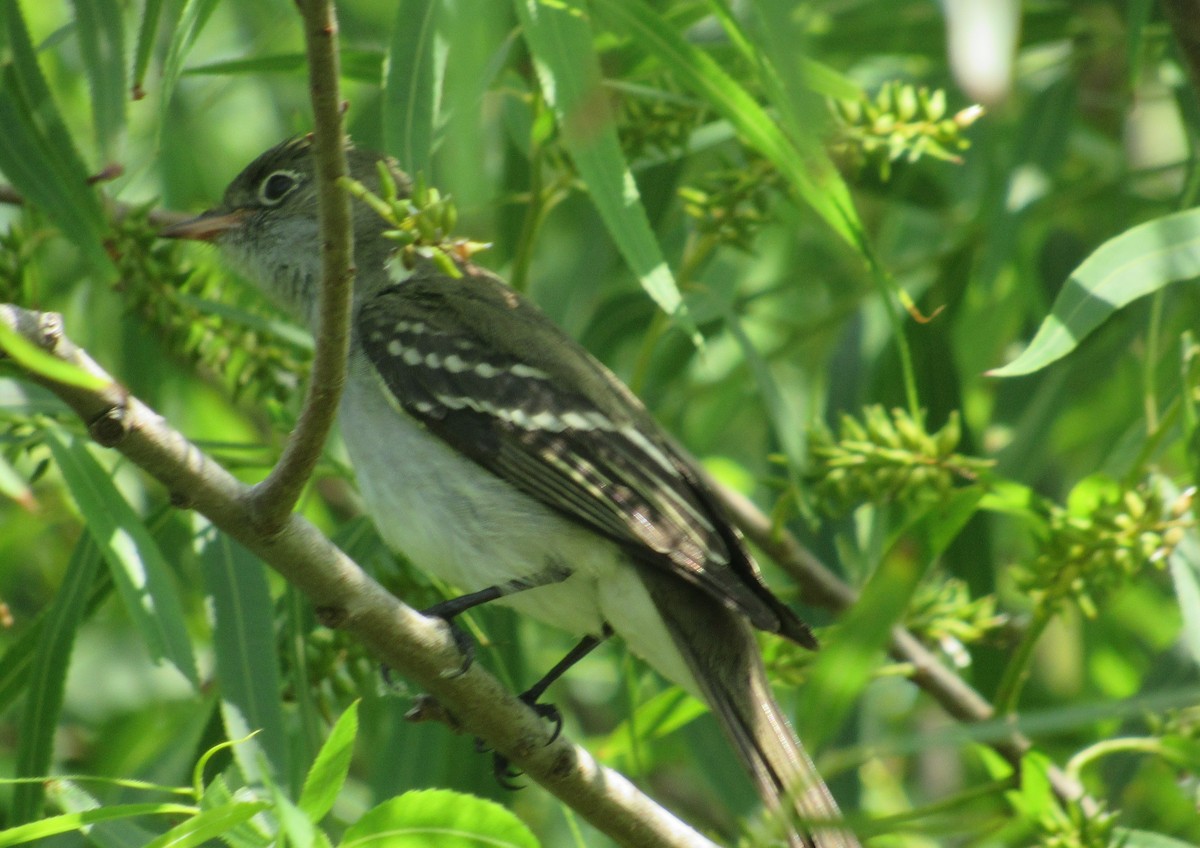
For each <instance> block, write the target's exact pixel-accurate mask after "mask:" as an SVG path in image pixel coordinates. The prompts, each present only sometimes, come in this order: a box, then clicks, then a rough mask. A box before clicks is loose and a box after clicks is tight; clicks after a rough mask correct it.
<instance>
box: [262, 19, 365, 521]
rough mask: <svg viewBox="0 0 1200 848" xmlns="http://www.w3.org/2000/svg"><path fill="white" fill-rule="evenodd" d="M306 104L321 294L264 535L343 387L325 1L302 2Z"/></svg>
mask: <svg viewBox="0 0 1200 848" xmlns="http://www.w3.org/2000/svg"><path fill="white" fill-rule="evenodd" d="M298 5H299V7H300V13H301V15H302V16H303V18H304V40H305V44H306V47H307V51H308V75H309V84H310V87H311V94H312V104H313V152H314V156H315V157H316V165H317V169H316V170H317V209H318V212H319V216H320V223H321V292H320V300H319V306H318V310H319V316H320V319H319V322H318V329H317V333H316V350H315V353H314V356H313V366H312V377H311V379H310V380H309V383H308V393H307V395H306V396H305V398H304V407H303V408H302V409H301V410H300V417H299V418H298V419H297V421H296V429H295V430H294V431H293V432H292V436H291V438H290V439H289V440H288V444H287V447H286V448H285V449H284V451H283V456H281V457H280V459H279V462H278V463H277V464H276V465H275V467H274V468H273V469H272V470H271V473H270V475H269V476H268V477H267V479H265V480H263V481H262V482H261V483H260V484H259V485H258V486H257V487H255V490H254V494H253V497H252V499H251V503H250V506H251V507H252V509H253V511H254V515H255V517H256V519H257V520H258V521H259V522H260V526H261V528H262V529H263V530H266V531H268V532H270V531H272V530H274V529H275V528H277V527H280V526H282V525H283V523H284V521H285V520H286V519H287V516H288V514H289V513H291V511H292V509H293V508H294V507H295V506H296V501H297V500H299V498H300V493H301V491H302V490H303V489H304V484H305V483H307V482H308V478H309V477H311V476H312V471H313V468H314V467H316V464H317V460H318V459H319V458H320V456H321V451H322V449H323V448H324V446H325V440H326V439H328V438H329V431H330V429H332V427H333V419H334V416H335V415H336V414H337V406H338V401H339V400H341V397H342V388H343V386H344V385H345V383H346V356H347V354H348V352H349V349H350V293H351V285H352V283H353V280H354V267H353V259H354V233H353V228H352V226H351V210H350V195H349V194H348V193H347V192H346V190H345V189H344V188H342V186H341V185H340V183H339V180H340V179H341V178H343V177H345V176H346V175H347V166H346V150H345V146H344V144H345V141H344V139H345V133H344V131H343V129H342V103H341V95H340V94H339V91H338V77H339V74H340V70H339V65H338V40H337V18H336V16H335V14H334V8H333V2H332V0H301V2H299V3H298Z"/></svg>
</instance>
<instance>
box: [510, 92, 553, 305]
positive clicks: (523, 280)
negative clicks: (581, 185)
mask: <svg viewBox="0 0 1200 848" xmlns="http://www.w3.org/2000/svg"><path fill="white" fill-rule="evenodd" d="M544 107H545V102H544V101H543V100H542V96H541V95H540V94H534V95H533V120H534V123H536V122H537V120H538V117H539V116H540V115H541V114H542V110H543V108H544ZM544 158H545V147H544V146H543V145H542V144H541V143H540V142H538V141H536V140H535V141H534V142H533V149H532V150H530V151H529V203H528V204H527V205H526V207H525V219H524V221H523V222H522V223H521V235H520V237H519V238H518V239H517V249H516V252H515V253H514V254H513V267H512V273H511V274H509V282H510V285H512V287H513V288H514V289H516V290H517V291H519V292H524V291H525V290H526V289H527V288H528V287H529V268H530V266H531V265H532V263H533V244H534V241H535V240H536V238H537V231H538V230H539V229H540V228H541V225H542V217H543V215H544V214H545V198H544V197H543V195H542V192H543V191H544V189H543V186H542V160H543V159H544Z"/></svg>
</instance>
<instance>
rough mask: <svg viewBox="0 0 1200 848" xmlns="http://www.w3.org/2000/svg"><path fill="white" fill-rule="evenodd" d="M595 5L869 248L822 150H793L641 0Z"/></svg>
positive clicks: (753, 104) (854, 242) (736, 87)
mask: <svg viewBox="0 0 1200 848" xmlns="http://www.w3.org/2000/svg"><path fill="white" fill-rule="evenodd" d="M594 5H595V6H597V7H598V8H602V9H604V11H605V13H606V14H608V15H609V16H610V17H612V18H614V19H616V20H619V21H620V22H621V23H622V24H624V25H625V26H626V27H628V29H629V31H630V33H631V34H632V35H633V37H634V38H635V39H636V40H637V41H638V42H639V43H640V44H641V46H642V49H643V50H645V51H646V53H648V54H649V55H651V56H655V57H657V58H658V60H659V61H660V62H662V64H663V66H664V67H666V68H668V69H670V71H671V72H672V73H673V74H675V75H676V77H677V78H678V79H679V80H680V82H682V83H684V84H685V85H686V86H688V88H690V89H691V90H692V91H693V92H695V93H696V94H697V95H698V96H700V97H703V98H704V99H705V100H706V101H707V102H708V103H709V104H710V105H711V106H712V107H713V109H715V110H716V111H717V112H718V113H719V114H720V115H721V116H722V117H724V118H725V119H726V120H727V121H729V123H731V124H732V125H733V126H734V128H735V129H736V130H737V131H738V133H739V134H740V135H741V136H742V138H743V140H744V141H745V142H746V143H747V144H749V145H750V146H751V147H753V148H754V149H755V150H757V151H758V152H759V153H761V154H762V155H763V156H764V157H766V158H767V159H768V160H769V161H770V162H771V164H773V165H774V166H775V167H776V168H777V169H778V170H779V173H780V174H781V175H782V176H783V177H784V178H785V179H786V180H787V181H788V182H789V183H790V184H791V186H792V187H793V188H794V189H795V190H796V193H797V194H798V195H799V196H800V197H801V198H802V199H803V200H804V202H805V203H807V204H808V205H809V206H811V207H812V209H813V210H814V211H815V212H816V213H817V214H818V215H820V216H821V217H822V218H823V219H824V220H825V222H826V223H827V224H829V226H830V227H832V228H833V230H834V232H836V233H837V234H838V235H840V236H841V237H842V238H843V239H845V240H846V242H847V243H849V244H850V245H851V246H852V247H854V248H855V249H857V250H858V251H859V252H860V253H863V254H864V255H866V254H867V253H868V252H869V251H868V247H867V244H866V237H865V235H864V233H863V229H862V224H861V222H860V221H859V220H858V213H857V212H856V211H855V209H854V204H853V202H852V200H851V198H850V190H849V188H848V187H847V186H846V184H845V182H844V181H843V180H842V178H841V176H840V175H839V174H838V173H837V169H836V168H834V167H833V165H832V164H831V163H830V162H829V159H828V156H826V155H825V154H824V152H823V151H822V150H819V149H806V150H804V151H801V150H799V149H797V147H796V146H795V145H794V144H793V143H791V142H790V141H789V140H788V138H787V136H786V135H784V133H783V131H782V130H781V129H780V128H779V125H778V124H777V123H776V122H775V121H774V120H773V119H772V118H771V116H770V115H768V114H767V112H766V110H765V109H763V107H762V106H760V105H759V104H758V102H757V101H756V100H755V99H754V98H753V97H752V96H751V95H750V93H749V92H747V91H746V89H745V88H743V87H742V86H741V85H740V84H739V83H738V82H737V81H736V80H734V79H733V78H732V77H730V76H729V74H727V73H726V72H725V71H724V69H723V68H721V66H720V65H718V64H717V62H716V60H714V59H713V58H712V57H710V56H709V55H708V54H707V53H705V52H704V51H702V50H700V49H699V48H698V47H696V46H695V45H693V44H691V43H689V42H688V41H686V40H685V39H684V38H683V36H681V35H680V34H679V33H678V32H676V31H675V30H674V28H672V26H671V25H670V24H669V23H668V22H667V21H665V20H664V19H663V18H662V17H661V16H660V15H659V14H658V13H657V12H655V11H654V10H653V9H651V8H650V7H649V6H647V5H646V4H645V3H644V2H642V0H594Z"/></svg>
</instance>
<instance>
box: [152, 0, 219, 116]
mask: <svg viewBox="0 0 1200 848" xmlns="http://www.w3.org/2000/svg"><path fill="white" fill-rule="evenodd" d="M218 2H219V0H186V2H185V3H184V5H183V8H182V9H181V10H179V11H178V13H177V14H176V12H175V9H177V8H178V7H177V6H175V5H174V4H172V12H171V14H172V19H171V20H168V21H167V23H168V24H169V25H170V28H169V31H170V32H171V44H170V46H169V47H168V48H167V58H166V60H165V61H164V62H163V71H162V96H161V98H160V101H159V109H160V111H161V113H162V115H163V116H164V117H165V116H166V114H167V104H168V103H170V102H171V96H172V95H173V94H174V93H175V83H176V82H178V80H179V74H180V72H181V71H182V70H183V60H184V59H185V58H186V57H187V54H188V51H189V50H190V49H191V47H192V44H193V43H194V42H195V40H196V38H197V37H198V36H199V35H200V32H201V31H202V30H203V29H204V25H205V24H206V23H208V19H209V18H210V17H211V16H212V13H213V12H214V11H215V10H216V8H217V3H218Z"/></svg>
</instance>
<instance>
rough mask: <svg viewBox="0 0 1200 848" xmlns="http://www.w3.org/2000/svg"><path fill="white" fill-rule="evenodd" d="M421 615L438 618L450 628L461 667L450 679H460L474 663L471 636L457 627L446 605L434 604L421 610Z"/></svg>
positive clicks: (451, 612) (473, 645) (473, 642)
mask: <svg viewBox="0 0 1200 848" xmlns="http://www.w3.org/2000/svg"><path fill="white" fill-rule="evenodd" d="M421 615H424V616H428V617H430V618H440V619H441V620H442V621H444V622H446V626H447V627H449V628H450V637H451V638H452V639H454V646H455V647H456V648H458V652H459V653H460V654H462V658H463V661H462V665H461V666H459V667H458V671H457V672H455V673H454V674H452V675H451V676H452V677H462V676H463V675H464V674H466V673H467V670H468V669H470V668H471V664H472V663H474V662H475V641H474V640H473V639H472V638H471V636H470V635H469V634H468V633H467V631H466V630H464V629H463V628H462V627H460V626H459V624H458V622H456V621H455V620H454V612H453V611H452V610H449V609H448V608H447V605H446V603H444V602H443V603H440V604H434V605H433V606H431V607H429V608H428V609H425V610H421Z"/></svg>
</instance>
